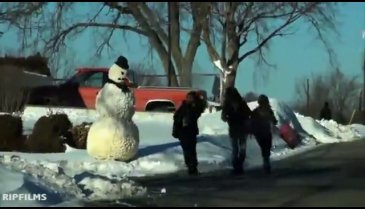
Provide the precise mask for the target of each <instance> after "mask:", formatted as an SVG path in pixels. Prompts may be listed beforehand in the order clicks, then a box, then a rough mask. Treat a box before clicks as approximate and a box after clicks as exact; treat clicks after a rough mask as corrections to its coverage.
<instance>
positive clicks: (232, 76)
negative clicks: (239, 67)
mask: <svg viewBox="0 0 365 209" xmlns="http://www.w3.org/2000/svg"><path fill="white" fill-rule="evenodd" d="M235 82H236V71H235V70H231V71H230V73H228V74H226V78H225V85H224V87H225V88H228V87H234V85H235Z"/></svg>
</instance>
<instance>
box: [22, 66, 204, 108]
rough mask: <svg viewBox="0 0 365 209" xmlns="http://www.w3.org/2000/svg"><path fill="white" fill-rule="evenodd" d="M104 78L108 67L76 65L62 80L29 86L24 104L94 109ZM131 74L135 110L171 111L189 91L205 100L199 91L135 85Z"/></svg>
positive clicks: (202, 93)
mask: <svg viewBox="0 0 365 209" xmlns="http://www.w3.org/2000/svg"><path fill="white" fill-rule="evenodd" d="M107 77H108V68H80V69H78V70H77V73H76V74H75V75H74V76H73V77H71V78H70V79H69V80H67V81H66V82H64V83H61V84H57V85H52V86H41V87H36V88H34V89H32V90H31V93H30V98H29V102H28V104H30V105H48V106H63V107H84V108H89V109H94V108H95V99H96V95H97V94H98V92H99V91H100V90H101V88H102V87H103V85H104V84H105V83H106V81H107ZM135 77H136V76H135V72H134V71H133V70H129V75H128V79H129V83H130V87H131V89H132V90H133V91H134V95H135V99H136V103H135V108H136V111H174V110H175V109H176V108H177V107H179V106H180V105H181V103H182V101H183V100H184V99H185V96H186V93H187V92H189V91H191V90H196V91H198V92H199V93H200V94H201V95H202V96H203V97H204V98H205V99H206V92H205V91H203V90H197V89H191V88H176V87H148V86H138V84H137V83H136V81H135V80H134V78H135Z"/></svg>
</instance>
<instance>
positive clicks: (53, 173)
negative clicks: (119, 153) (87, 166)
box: [0, 154, 146, 206]
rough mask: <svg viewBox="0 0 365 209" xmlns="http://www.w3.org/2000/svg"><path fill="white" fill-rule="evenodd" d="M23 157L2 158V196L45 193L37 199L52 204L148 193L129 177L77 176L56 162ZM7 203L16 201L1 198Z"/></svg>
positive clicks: (111, 198) (0, 163) (5, 156)
mask: <svg viewBox="0 0 365 209" xmlns="http://www.w3.org/2000/svg"><path fill="white" fill-rule="evenodd" d="M20 156H21V154H19V155H10V154H9V155H4V156H2V157H1V158H0V165H2V166H1V167H0V174H4V173H5V174H4V175H1V177H2V178H1V181H4V182H1V185H5V187H4V188H3V187H2V188H1V192H0V194H2V196H4V194H6V195H8V194H28V195H40V194H45V199H44V200H38V201H39V202H42V201H46V202H47V203H45V204H50V205H53V204H58V203H60V202H62V201H63V200H70V199H77V200H80V201H81V200H82V201H97V200H116V199H123V198H130V197H136V196H142V195H144V194H145V193H146V188H144V187H141V186H138V185H137V184H136V183H135V182H133V181H131V180H129V179H127V178H121V177H115V178H113V177H110V178H106V177H104V176H97V175H94V174H92V173H88V172H85V171H84V172H82V173H78V174H77V175H68V174H67V173H66V172H65V171H64V170H63V168H62V167H60V166H58V165H57V163H52V162H48V163H46V162H43V163H36V162H31V161H27V160H25V159H24V158H21V157H20ZM43 156H44V155H43ZM5 169H9V170H11V172H12V173H9V171H8V172H5V171H6V170H5ZM14 172H17V173H14ZM7 173H9V174H8V175H7ZM11 180H13V181H11ZM9 182H10V183H9ZM14 183H15V184H14ZM7 184H8V185H7ZM19 202H22V201H19ZM25 202H27V201H25ZM4 203H9V204H10V205H13V206H14V202H12V201H9V200H8V201H6V200H4V199H2V202H1V205H2V206H4Z"/></svg>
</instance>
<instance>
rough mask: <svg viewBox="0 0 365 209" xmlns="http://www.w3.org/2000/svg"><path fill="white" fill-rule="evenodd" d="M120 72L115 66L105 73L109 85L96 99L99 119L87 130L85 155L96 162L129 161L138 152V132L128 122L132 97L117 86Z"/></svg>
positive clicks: (131, 93)
mask: <svg viewBox="0 0 365 209" xmlns="http://www.w3.org/2000/svg"><path fill="white" fill-rule="evenodd" d="M118 61H119V59H118ZM124 69H126V68H123V67H118V66H116V65H115V64H114V65H113V66H112V67H111V68H110V69H109V75H108V77H109V79H110V80H111V81H112V82H108V83H106V84H105V85H104V87H103V88H102V90H101V91H100V92H99V93H98V95H97V98H96V106H95V107H96V111H97V112H98V113H99V119H98V120H97V121H96V122H95V123H93V125H92V126H91V127H90V130H89V133H88V137H87V152H88V153H89V154H90V155H91V156H93V157H95V158H96V159H100V160H121V161H129V160H131V159H133V158H134V157H135V156H136V154H137V152H138V145H139V132H138V127H137V126H136V124H135V123H134V122H133V121H132V117H133V115H134V111H135V110H134V95H133V92H132V91H130V90H129V89H128V88H126V89H124V90H122V89H121V88H120V86H119V85H118V82H119V83H122V80H123V78H125V77H124V76H125V75H126V73H125V70H124ZM123 70H124V71H123ZM123 72H124V73H123Z"/></svg>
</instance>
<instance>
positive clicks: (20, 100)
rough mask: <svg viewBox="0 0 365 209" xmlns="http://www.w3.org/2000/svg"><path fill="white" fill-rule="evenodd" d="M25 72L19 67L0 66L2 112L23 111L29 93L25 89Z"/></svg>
mask: <svg viewBox="0 0 365 209" xmlns="http://www.w3.org/2000/svg"><path fill="white" fill-rule="evenodd" d="M23 75H24V74H23V70H22V69H21V68H19V67H15V66H10V65H5V66H0V112H8V113H12V112H17V111H21V110H22V109H23V105H24V104H25V103H26V101H27V99H28V92H27V91H26V90H25V89H24V88H23V86H22V81H23Z"/></svg>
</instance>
